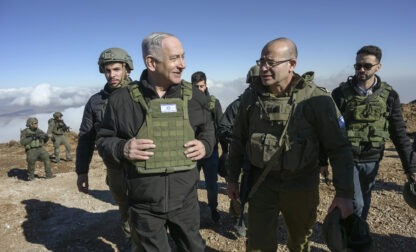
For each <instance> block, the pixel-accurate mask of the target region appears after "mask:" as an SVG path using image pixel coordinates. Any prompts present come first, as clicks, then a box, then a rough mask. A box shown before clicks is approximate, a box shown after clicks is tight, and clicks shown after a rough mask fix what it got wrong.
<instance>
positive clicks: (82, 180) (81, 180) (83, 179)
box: [77, 173, 88, 193]
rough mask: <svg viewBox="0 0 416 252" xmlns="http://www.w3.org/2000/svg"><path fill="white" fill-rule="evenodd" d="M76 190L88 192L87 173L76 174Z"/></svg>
mask: <svg viewBox="0 0 416 252" xmlns="http://www.w3.org/2000/svg"><path fill="white" fill-rule="evenodd" d="M77 186H78V191H80V192H83V193H88V173H83V174H78V179H77Z"/></svg>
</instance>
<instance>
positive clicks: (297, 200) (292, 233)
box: [247, 183, 319, 252]
mask: <svg viewBox="0 0 416 252" xmlns="http://www.w3.org/2000/svg"><path fill="white" fill-rule="evenodd" d="M318 204H319V188H318V187H316V188H312V189H311V190H304V191H288V192H282V191H276V190H274V188H273V186H272V185H270V184H268V185H267V184H266V183H263V184H262V185H261V186H260V187H259V188H258V190H257V192H255V194H254V195H253V197H252V198H251V199H250V201H249V209H248V244H247V251H262V252H264V251H273V252H275V251H276V250H277V225H278V223H277V221H278V216H279V213H282V215H283V219H284V221H285V225H286V231H287V233H288V241H287V246H288V248H289V250H290V251H309V250H310V248H309V237H310V236H311V234H312V226H313V224H314V223H315V221H316V216H317V214H316V211H317V207H318Z"/></svg>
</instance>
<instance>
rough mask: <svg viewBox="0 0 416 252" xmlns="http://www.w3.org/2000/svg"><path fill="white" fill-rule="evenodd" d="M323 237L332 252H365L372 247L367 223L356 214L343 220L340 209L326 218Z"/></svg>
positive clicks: (336, 209)
mask: <svg viewBox="0 0 416 252" xmlns="http://www.w3.org/2000/svg"><path fill="white" fill-rule="evenodd" d="M322 236H323V238H324V241H325V242H326V244H327V245H328V248H329V249H330V250H331V251H363V250H364V251H365V250H368V249H369V248H370V247H371V245H372V239H371V236H370V229H369V227H368V224H367V222H366V221H365V220H362V219H361V218H360V217H358V215H356V214H351V215H350V216H348V217H347V218H346V219H341V210H339V209H338V208H335V209H334V210H333V211H332V212H330V213H329V214H328V215H327V216H326V217H325V220H324V224H323V226H322Z"/></svg>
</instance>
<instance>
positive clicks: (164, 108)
mask: <svg viewBox="0 0 416 252" xmlns="http://www.w3.org/2000/svg"><path fill="white" fill-rule="evenodd" d="M160 112H162V113H175V112H178V111H177V110H176V104H161V105H160Z"/></svg>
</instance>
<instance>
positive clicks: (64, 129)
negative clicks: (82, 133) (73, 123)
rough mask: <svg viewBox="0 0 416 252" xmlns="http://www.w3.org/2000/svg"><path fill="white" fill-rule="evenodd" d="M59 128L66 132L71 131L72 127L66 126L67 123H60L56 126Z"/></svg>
mask: <svg viewBox="0 0 416 252" xmlns="http://www.w3.org/2000/svg"><path fill="white" fill-rule="evenodd" d="M56 128H57V129H62V130H63V131H64V132H69V130H70V129H71V128H70V127H68V126H66V124H65V123H60V124H59V125H58V127H56Z"/></svg>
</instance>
